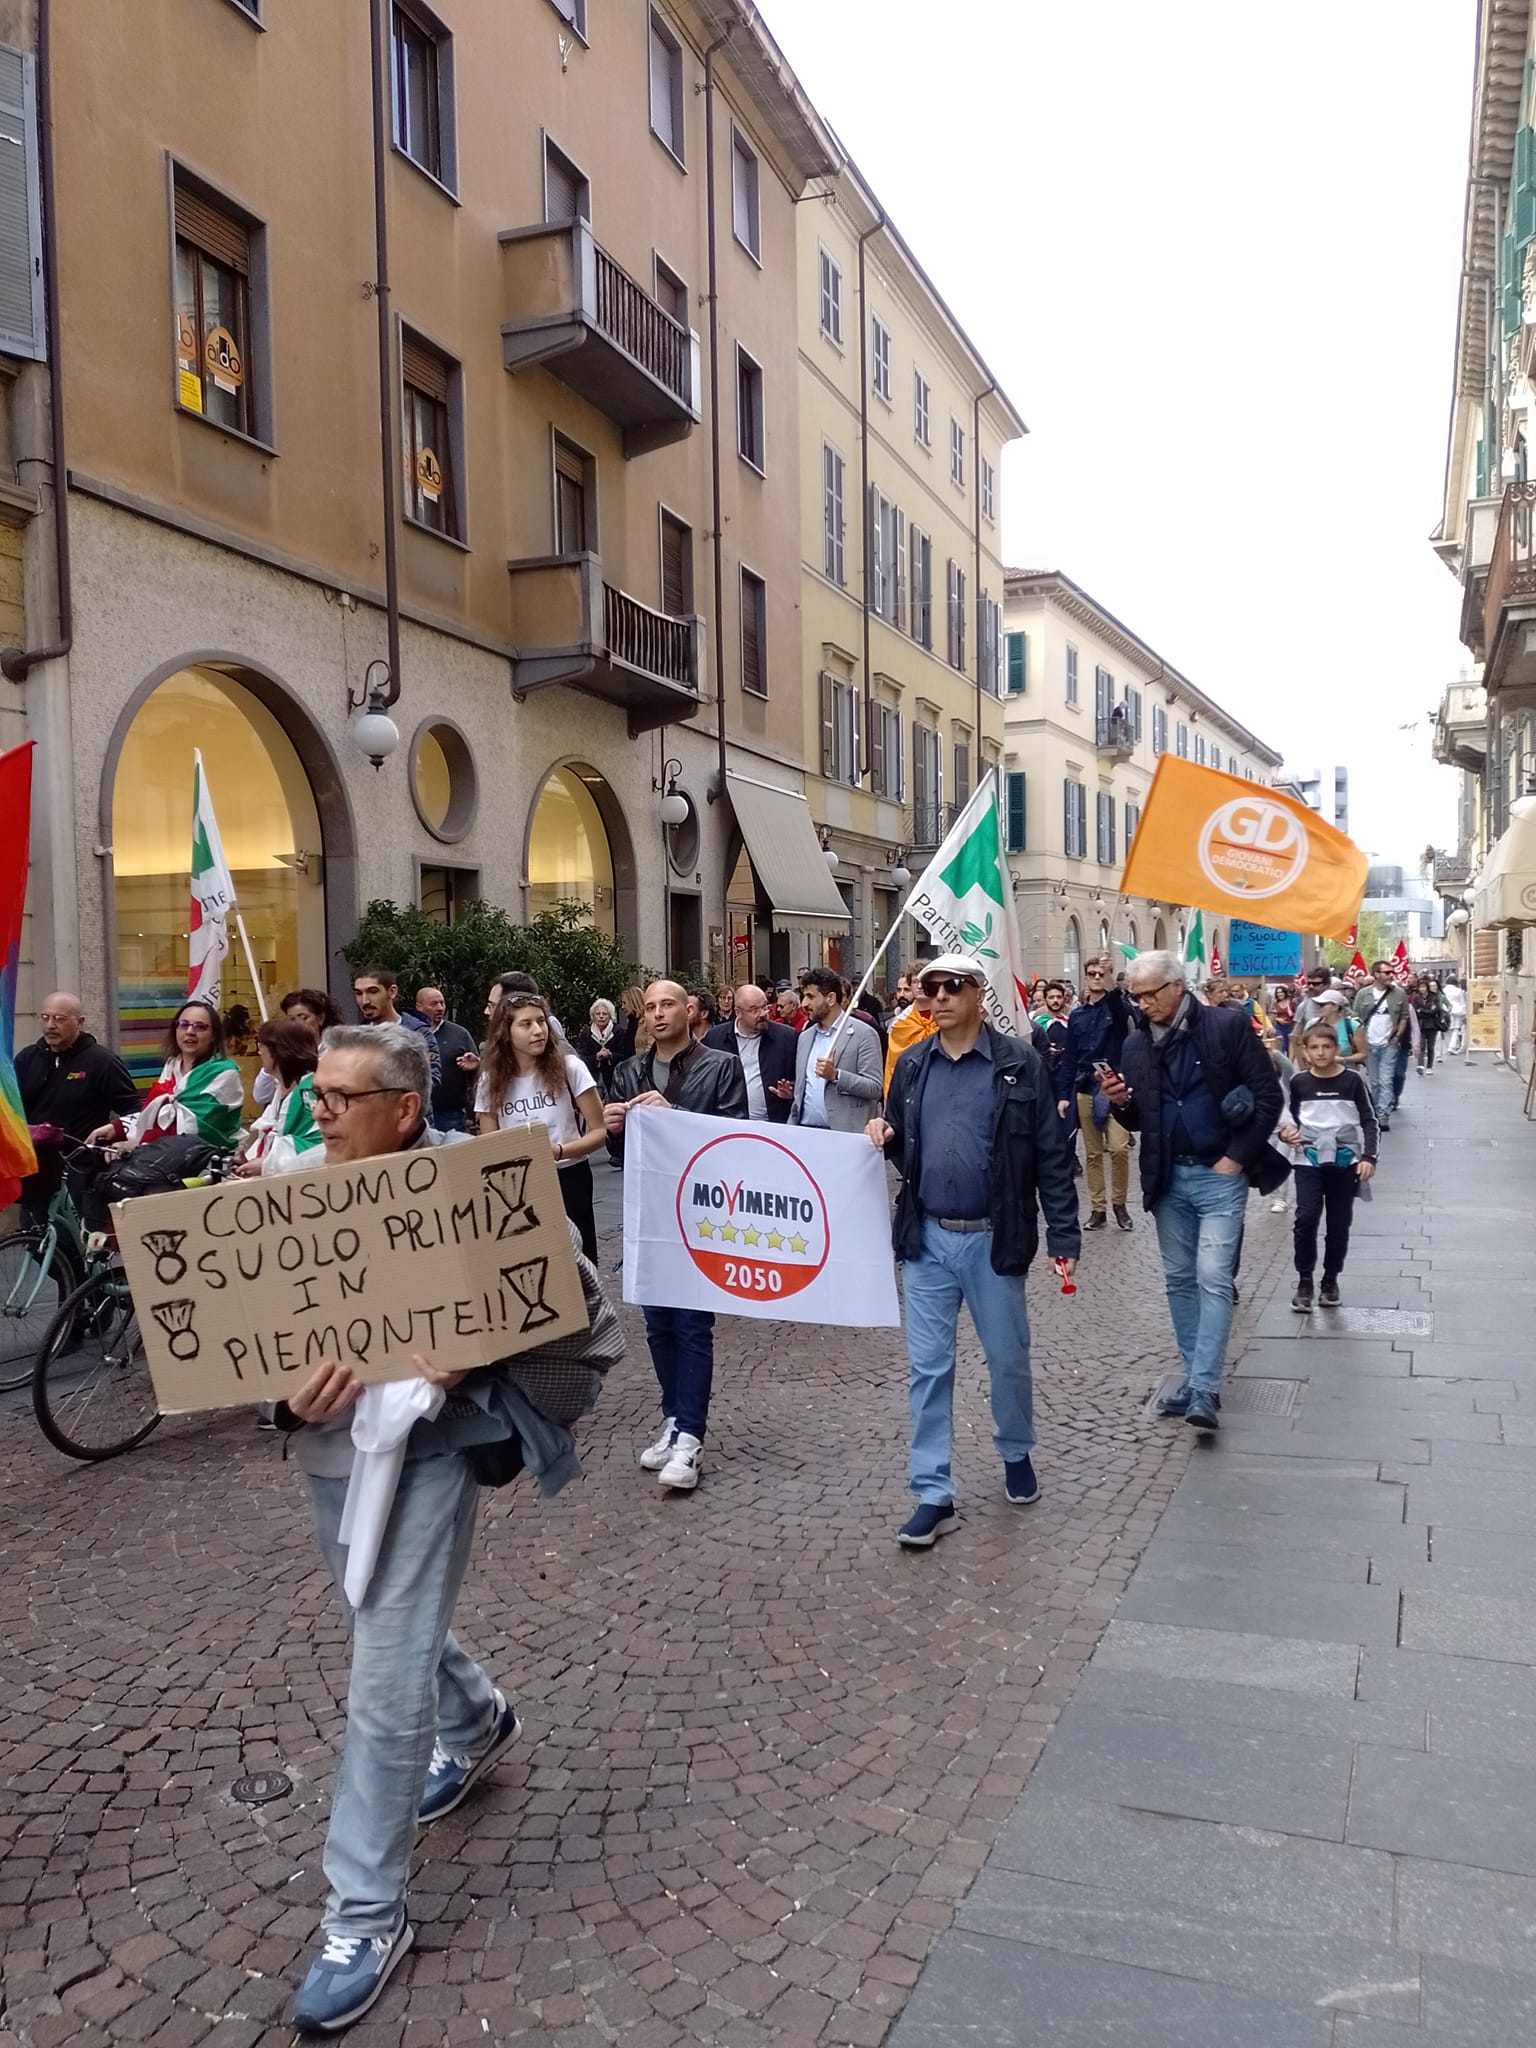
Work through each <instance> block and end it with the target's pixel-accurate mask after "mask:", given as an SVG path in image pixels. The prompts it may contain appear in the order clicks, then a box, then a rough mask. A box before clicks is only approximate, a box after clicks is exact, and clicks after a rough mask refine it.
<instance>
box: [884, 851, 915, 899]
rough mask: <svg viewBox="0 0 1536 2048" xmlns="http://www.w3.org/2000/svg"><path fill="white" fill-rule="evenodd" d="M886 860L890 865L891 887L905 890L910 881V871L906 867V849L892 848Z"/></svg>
mask: <svg viewBox="0 0 1536 2048" xmlns="http://www.w3.org/2000/svg"><path fill="white" fill-rule="evenodd" d="M887 858H888V859H889V861H890V864H891V883H892V886H893V887H894V888H897V889H905V888H906V887H907V885H908V883H909V882H910V881H911V880H912V870H911V869H910V868H909V867H908V866H907V849H906V848H905V847H904V846H893V847H892V848H891V851H890V853H889V855H888V856H887Z"/></svg>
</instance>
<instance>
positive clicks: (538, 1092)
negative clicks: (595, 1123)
mask: <svg viewBox="0 0 1536 2048" xmlns="http://www.w3.org/2000/svg"><path fill="white" fill-rule="evenodd" d="M565 1078H566V1083H567V1085H566V1087H565V1088H564V1089H563V1090H562V1091H561V1093H560V1094H559V1095H558V1096H553V1095H551V1094H550V1092H549V1090H548V1088H547V1087H546V1086H545V1085H544V1082H543V1080H542V1078H541V1077H540V1076H539V1075H538V1074H520V1075H518V1076H517V1078H516V1079H515V1080H514V1081H513V1082H512V1084H511V1086H510V1087H509V1088H508V1090H507V1093H506V1095H505V1096H504V1097H503V1099H502V1102H501V1104H500V1106H499V1107H498V1109H497V1110H496V1122H497V1125H498V1126H499V1128H500V1129H502V1130H504V1131H508V1130H512V1129H514V1128H516V1127H517V1126H518V1125H521V1124H542V1125H543V1126H544V1128H545V1129H546V1130H547V1131H548V1132H549V1142H550V1144H551V1145H569V1144H572V1143H573V1142H574V1141H575V1140H576V1139H577V1138H579V1137H580V1136H581V1125H580V1124H579V1123H578V1122H577V1121H576V1098H577V1096H578V1095H585V1094H586V1093H587V1091H588V1089H591V1088H595V1087H596V1086H597V1083H596V1082H595V1081H594V1080H593V1078H592V1076H591V1074H590V1072H589V1071H588V1069H587V1065H586V1062H585V1061H584V1060H579V1059H578V1058H577V1057H576V1055H575V1053H573V1052H568V1053H567V1054H566V1056H565ZM490 1111H491V1082H490V1076H489V1075H488V1074H487V1073H486V1072H485V1070H484V1068H482V1069H481V1072H480V1081H479V1085H478V1086H477V1087H476V1089H475V1114H476V1116H488V1115H489V1114H490ZM579 1163H580V1162H579V1161H577V1160H575V1159H557V1160H556V1161H555V1165H556V1166H557V1167H559V1168H562V1169H563V1168H565V1167H567V1166H576V1165H578V1164H579Z"/></svg>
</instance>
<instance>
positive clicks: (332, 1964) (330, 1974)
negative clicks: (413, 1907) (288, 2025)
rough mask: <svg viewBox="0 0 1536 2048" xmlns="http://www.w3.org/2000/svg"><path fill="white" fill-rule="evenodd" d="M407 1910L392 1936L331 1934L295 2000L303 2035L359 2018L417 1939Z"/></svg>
mask: <svg viewBox="0 0 1536 2048" xmlns="http://www.w3.org/2000/svg"><path fill="white" fill-rule="evenodd" d="M414 1938H415V1937H414V1936H413V1935H412V1933H411V1923H410V1921H409V1919H408V1918H407V1917H406V1915H405V1914H404V1913H403V1912H402V1914H401V1915H400V1925H399V1926H398V1927H397V1928H396V1929H395V1931H394V1933H393V1934H375V1935H373V1936H369V1935H366V1934H328V1935H327V1936H326V1937H325V1942H324V1945H323V1946H322V1948H321V1950H320V1954H319V1955H318V1957H317V1958H316V1959H315V1961H314V1962H312V1963H311V1964H310V1966H309V1974H308V1976H306V1977H305V1979H304V1982H303V1983H302V1984H301V1985H300V1986H299V1992H298V1996H297V1997H296V1998H295V1999H294V2001H293V2024H294V2025H295V2026H296V2027H297V2028H298V2029H299V2031H300V2033H304V2034H336V2033H339V2032H340V2031H341V2029H342V2028H343V2027H350V2026H351V2024H352V2022H353V2021H354V2020H360V2019H361V2018H362V2016H363V2014H364V2013H365V2012H366V2011H367V2010H368V2008H369V2007H370V2006H371V2005H372V2004H373V2002H374V2000H375V1999H376V1998H377V1997H378V1995H379V1993H380V1992H381V1991H382V1990H383V1989H384V1986H385V1985H386V1984H387V1983H388V1982H389V1978H390V1972H391V1971H392V1970H393V1969H394V1967H395V1965H396V1963H398V1962H399V1960H400V1958H401V1957H402V1956H403V1955H404V1954H405V1952H406V1950H407V1949H408V1948H409V1947H410V1945H411V1942H412V1941H413V1940H414Z"/></svg>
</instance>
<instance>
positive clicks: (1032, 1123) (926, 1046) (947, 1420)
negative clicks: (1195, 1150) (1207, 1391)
mask: <svg viewBox="0 0 1536 2048" xmlns="http://www.w3.org/2000/svg"><path fill="white" fill-rule="evenodd" d="M919 986H920V989H921V991H922V994H923V997H924V999H925V1000H926V1001H928V1002H929V1003H930V1004H931V1005H932V1008H933V1015H934V1020H935V1023H936V1025H937V1030H936V1032H935V1034H934V1035H933V1036H932V1037H930V1038H925V1039H923V1040H922V1041H921V1042H920V1043H918V1044H917V1045H914V1046H910V1047H909V1048H908V1049H907V1051H905V1052H904V1053H903V1054H902V1055H901V1057H900V1058H899V1059H898V1060H897V1062H896V1071H895V1074H894V1075H893V1077H892V1081H891V1087H890V1091H889V1093H888V1095H887V1097H886V1104H885V1115H884V1116H883V1117H881V1116H877V1117H874V1118H873V1119H872V1120H871V1121H870V1123H869V1124H868V1125H867V1126H866V1130H867V1133H868V1136H869V1139H870V1142H871V1144H873V1145H874V1146H875V1147H876V1149H877V1150H878V1151H882V1152H884V1154H885V1156H886V1157H887V1158H888V1159H890V1160H892V1161H894V1163H895V1164H896V1166H897V1167H898V1168H899V1169H900V1173H901V1186H900V1189H899V1190H898V1192H897V1196H896V1214H895V1218H894V1220H893V1223H892V1227H891V1239H892V1243H893V1245H894V1246H895V1251H896V1256H897V1258H898V1259H900V1260H901V1262H902V1295H903V1298H904V1301H905V1306H906V1325H907V1356H908V1359H909V1360H910V1363H911V1376H910V1380H909V1399H910V1402H911V1409H912V1453H911V1464H910V1474H911V1484H912V1491H913V1492H914V1493H915V1494H916V1495H917V1508H916V1511H915V1512H914V1513H913V1515H912V1516H911V1518H910V1519H909V1520H908V1521H907V1522H906V1523H904V1524H903V1526H902V1527H901V1529H899V1530H898V1531H897V1535H896V1540H897V1542H898V1543H900V1544H901V1545H902V1546H903V1548H905V1549H908V1550H931V1549H932V1548H933V1546H934V1544H935V1543H936V1542H937V1541H938V1539H939V1537H941V1536H947V1535H949V1534H950V1532H951V1531H952V1530H954V1529H957V1528H958V1527H959V1526H960V1518H959V1516H958V1514H957V1513H956V1511H955V1486H954V1478H953V1475H952V1472H951V1469H950V1461H951V1455H952V1446H953V1435H954V1428H953V1417H954V1396H955V1340H956V1334H957V1328H958V1324H959V1320H960V1308H961V1304H962V1303H964V1305H965V1306H966V1307H967V1308H968V1309H969V1310H970V1312H971V1321H972V1323H973V1324H974V1326H975V1329H976V1334H977V1336H978V1337H979V1338H980V1339H981V1348H982V1351H983V1352H984V1353H985V1355H986V1361H987V1374H988V1378H989V1380H990V1382H991V1388H992V1421H993V1425H994V1430H995V1434H994V1438H993V1441H994V1442H995V1444H996V1445H997V1449H998V1453H999V1455H1000V1456H1001V1458H1002V1460H1003V1490H1004V1492H1005V1494H1006V1495H1007V1498H1008V1499H1009V1500H1010V1501H1012V1502H1013V1503H1014V1505H1015V1506H1017V1507H1032V1506H1033V1505H1034V1503H1035V1502H1036V1501H1037V1500H1038V1499H1039V1498H1040V1482H1039V1480H1038V1479H1037V1478H1036V1476H1035V1469H1034V1464H1033V1461H1032V1453H1033V1451H1034V1448H1035V1418H1034V1390H1033V1383H1032V1380H1031V1377H1030V1369H1029V1314H1028V1310H1027V1308H1026V1306H1025V1301H1024V1276H1025V1274H1026V1273H1027V1272H1028V1270H1029V1266H1030V1262H1031V1261H1032V1260H1033V1258H1034V1256H1035V1253H1036V1251H1037V1250H1038V1249H1039V1244H1040V1226H1039V1221H1038V1217H1037V1213H1036V1211H1037V1208H1038V1209H1040V1210H1043V1211H1044V1214H1045V1222H1046V1242H1047V1245H1048V1247H1049V1250H1050V1255H1051V1257H1052V1258H1054V1259H1059V1260H1060V1261H1061V1262H1062V1269H1063V1272H1064V1274H1070V1273H1071V1272H1072V1271H1073V1269H1074V1268H1075V1267H1076V1265H1077V1259H1078V1254H1079V1252H1080V1251H1081V1249H1082V1233H1081V1231H1080V1229H1079V1227H1078V1220H1077V1200H1076V1197H1075V1196H1074V1194H1073V1192H1072V1174H1071V1169H1070V1167H1069V1165H1068V1161H1067V1141H1066V1132H1065V1128H1064V1126H1063V1124H1062V1121H1061V1118H1060V1117H1059V1116H1058V1115H1057V1113H1056V1103H1055V1098H1054V1096H1053V1094H1052V1090H1051V1086H1050V1083H1049V1081H1048V1080H1047V1078H1046V1073H1045V1064H1044V1062H1043V1061H1042V1060H1041V1058H1040V1055H1039V1054H1038V1053H1037V1052H1036V1051H1035V1050H1034V1048H1033V1047H1032V1046H1030V1045H1028V1044H1026V1043H1025V1042H1024V1040H1023V1039H1021V1038H1014V1037H1011V1036H1009V1035H1007V1034H1005V1033H1003V1032H1001V1031H996V1030H994V1029H993V1027H992V1026H991V1025H990V1024H989V1023H987V1022H986V1020H985V1018H984V1017H983V1015H982V990H983V988H984V987H985V986H986V974H985V971H984V969H983V968H982V967H981V965H980V963H979V962H978V961H975V960H972V959H969V958H967V956H966V955H965V954H963V953H944V954H941V955H940V957H939V958H938V959H937V960H929V961H925V962H924V963H923V968H922V977H921V981H920V983H919Z"/></svg>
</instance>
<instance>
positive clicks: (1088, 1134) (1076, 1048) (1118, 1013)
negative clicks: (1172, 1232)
mask: <svg viewBox="0 0 1536 2048" xmlns="http://www.w3.org/2000/svg"><path fill="white" fill-rule="evenodd" d="M1112 967H1113V961H1112V960H1111V957H1110V955H1109V954H1108V953H1099V954H1097V955H1096V956H1095V957H1094V958H1093V959H1092V960H1090V961H1089V962H1088V964H1087V966H1086V967H1084V969H1083V984H1084V986H1083V1000H1082V1001H1081V1002H1080V1003H1079V1004H1078V1006H1077V1008H1076V1009H1075V1010H1074V1011H1073V1012H1072V1014H1071V1016H1070V1017H1069V1018H1068V1019H1067V1050H1066V1055H1065V1057H1064V1058H1063V1059H1062V1060H1061V1061H1060V1063H1059V1064H1058V1066H1057V1068H1056V1100H1057V1103H1058V1105H1059V1111H1060V1114H1061V1115H1062V1116H1064V1117H1070V1116H1075V1117H1076V1119H1077V1126H1078V1129H1079V1130H1080V1131H1081V1132H1082V1134H1083V1163H1084V1166H1085V1168H1086V1170H1087V1176H1088V1203H1089V1214H1088V1220H1087V1222H1086V1223H1085V1224H1084V1226H1083V1228H1084V1229H1085V1230H1103V1229H1104V1228H1105V1226H1106V1224H1107V1223H1108V1221H1109V1217H1108V1213H1107V1209H1106V1202H1112V1203H1113V1205H1114V1211H1115V1221H1116V1223H1118V1224H1119V1226H1120V1228H1121V1229H1122V1230H1130V1229H1131V1228H1132V1227H1133V1226H1132V1223H1131V1212H1130V1210H1129V1209H1128V1208H1127V1207H1126V1197H1127V1196H1128V1194H1129V1193H1130V1183H1131V1159H1130V1151H1131V1147H1130V1136H1129V1133H1128V1132H1127V1131H1126V1130H1125V1128H1124V1126H1123V1125H1122V1124H1120V1123H1117V1122H1116V1120H1115V1119H1114V1118H1113V1117H1112V1116H1107V1115H1104V1113H1103V1111H1102V1109H1101V1110H1100V1114H1099V1115H1098V1116H1095V1114H1094V1108H1095V1102H1094V1096H1095V1092H1096V1091H1097V1090H1098V1088H1099V1075H1098V1073H1097V1072H1096V1071H1095V1070H1096V1068H1098V1067H1108V1068H1109V1069H1111V1070H1114V1069H1117V1068H1118V1066H1119V1062H1120V1048H1121V1047H1122V1046H1123V1045H1124V1043H1125V1034H1126V1032H1127V1031H1129V1029H1130V1028H1131V1022H1132V1018H1133V1016H1134V1008H1133V1005H1132V1004H1131V1002H1130V1000H1129V998H1128V997H1127V996H1126V995H1125V994H1124V993H1123V991H1122V990H1120V989H1118V988H1116V987H1115V986H1114V984H1113V982H1112V980H1111V978H1110V977H1111V971H1112ZM1106 1153H1108V1155H1109V1191H1108V1195H1107V1197H1106V1194H1105V1188H1104V1155H1105V1154H1106Z"/></svg>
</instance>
